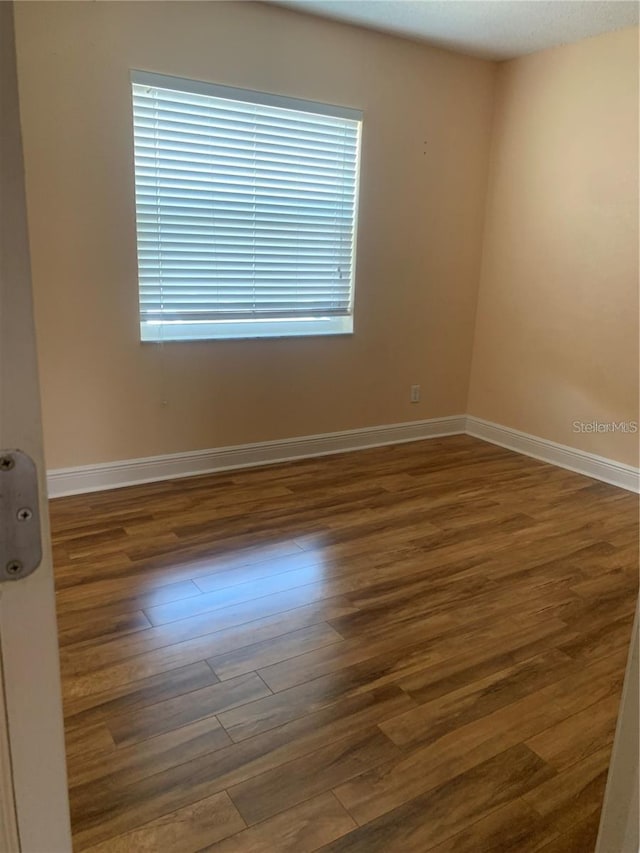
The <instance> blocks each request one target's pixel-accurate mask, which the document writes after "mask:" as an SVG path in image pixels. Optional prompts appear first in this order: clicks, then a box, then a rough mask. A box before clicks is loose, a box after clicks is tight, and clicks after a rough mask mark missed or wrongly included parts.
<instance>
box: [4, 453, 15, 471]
mask: <svg viewBox="0 0 640 853" xmlns="http://www.w3.org/2000/svg"><path fill="white" fill-rule="evenodd" d="M15 464H16V463H15V462H14V461H13V457H12V456H0V471H10V470H11V469H12V468H13V466H14V465H15Z"/></svg>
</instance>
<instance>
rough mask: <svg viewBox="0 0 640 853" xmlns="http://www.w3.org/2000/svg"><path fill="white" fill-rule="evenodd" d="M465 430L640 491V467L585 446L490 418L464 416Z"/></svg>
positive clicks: (525, 452)
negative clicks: (577, 448)
mask: <svg viewBox="0 0 640 853" xmlns="http://www.w3.org/2000/svg"><path fill="white" fill-rule="evenodd" d="M465 431H466V433H467V434H468V435H472V436H474V437H475V438H481V439H482V440H483V441H488V442H490V443H491V444H498V445H500V447H505V448H507V449H508V450H515V451H516V453H522V454H523V455H525V456H532V457H533V458H534V459H540V460H541V461H542V462H549V463H551V465H556V466H557V467H558V468H567V469H568V470H569V471H576V472H577V473H578V474H584V475H585V476H587V477H593V478H594V479H595V480H602V482H603V483H610V484H611V485H612V486H619V487H620V488H621V489H627V491H630V492H640V469H638V468H634V467H633V466H632V465H625V464H623V463H622V462H615V461H614V460H613V459H607V458H606V457H604V456H597V455H596V454H595V453H587V452H586V451H584V450H576V448H574V447H567V445H566V444H557V443H556V442H555V441H548V440H547V439H545V438H538V437H537V436H535V435H529V433H526V432H520V431H519V430H517V429H510V428H509V427H504V426H500V424H494V423H491V421H485V420H482V418H474V417H473V416H471V415H468V416H467V428H466V430H465Z"/></svg>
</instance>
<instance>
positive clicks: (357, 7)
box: [277, 0, 640, 59]
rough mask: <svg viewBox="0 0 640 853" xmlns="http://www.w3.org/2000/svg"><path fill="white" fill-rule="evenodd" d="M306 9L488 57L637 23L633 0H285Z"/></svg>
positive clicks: (519, 52) (523, 51)
mask: <svg viewBox="0 0 640 853" xmlns="http://www.w3.org/2000/svg"><path fill="white" fill-rule="evenodd" d="M277 5H281V6H288V7H290V8H293V9H297V10H298V11H301V12H309V13H312V14H314V15H321V16H323V17H328V18H334V19H336V20H339V21H348V22H349V23H353V24H359V25H360V26H363V27H369V28H372V29H375V30H382V31H384V32H390V33H395V34H397V35H403V36H407V37H409V38H412V39H418V40H420V41H425V42H428V43H429V44H435V45H439V46H440V47H446V48H449V49H451V50H458V51H461V52H462V53H469V54H472V55H474V56H481V57H484V58H486V59H512V58H513V57H515V56H522V55H523V54H526V53H533V52H534V51H536V50H544V49H545V48H548V47H555V46H557V45H561V44H568V43H570V42H575V41H579V40H580V39H583V38H588V37H589V36H594V35H599V34H600V33H605V32H609V31H611V30H618V29H622V28H623V27H630V26H633V25H634V24H635V25H637V24H638V10H639V8H640V4H639V3H637V2H634V0H281V2H278V3H277Z"/></svg>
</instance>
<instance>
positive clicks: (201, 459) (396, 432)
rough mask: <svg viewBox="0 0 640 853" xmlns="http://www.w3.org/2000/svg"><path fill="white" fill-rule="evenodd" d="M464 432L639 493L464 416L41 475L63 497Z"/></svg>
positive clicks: (570, 457) (611, 472)
mask: <svg viewBox="0 0 640 853" xmlns="http://www.w3.org/2000/svg"><path fill="white" fill-rule="evenodd" d="M465 432H466V433H467V434H468V435H472V436H474V437H475V438H480V439H482V440H483V441H488V442H490V443H492V444H498V445H500V447H506V448H508V449H509V450H514V451H516V453H523V454H524V455H525V456H533V457H534V458H535V459H540V460H541V461H543V462H549V463H550V464H551V465H557V466H558V467H560V468H567V469H569V470H570V471H576V472H577V473H578V474H585V475H586V476H587V477H593V478H595V479H596V480H602V481H603V482H605V483H611V484H612V485H614V486H619V487H620V488H622V489H627V490H628V491H631V492H640V470H639V469H638V468H634V467H632V466H631V465H624V464H622V463H621V462H614V461H613V460H612V459H606V458H605V457H603V456H596V455H595V454H594V453H586V452H585V451H583V450H576V449H575V448H573V447H567V446H566V445H564V444H556V442H554V441H547V440H546V439H543V438H538V437H537V436H535V435H529V434H528V433H526V432H520V431H519V430H515V429H510V428H509V427H504V426H500V425H499V424H494V423H491V422H490V421H485V420H482V419H481V418H475V417H472V416H465V415H455V416H452V417H448V418H430V419H429V420H423V421H410V422H409V423H401V424H389V425H387V426H376V427H365V428H364V429H351V430H344V431H343V432H330V433H324V434H322V435H308V436H302V437H298V438H285V439H282V440H280V441H261V442H256V443H255V444H240V445H237V446H234V447H219V448H213V449H211V450H195V451H191V452H188V453H171V454H167V455H165V456H147V457H144V458H142V459H127V460H125V461H123V462H104V463H101V464H98V465H81V466H79V467H75V468H58V469H57V470H52V471H49V472H48V473H47V485H48V490H49V497H51V498H58V497H63V496H64V495H78V494H83V493H85V492H97V491H102V490H104V489H116V488H120V487H122V486H133V485H135V484H137V483H153V482H156V481H158V480H173V479H176V478H178V477H189V476H193V475H195V474H209V473H214V472H216V471H225V470H230V469H235V468H251V467H257V466H259V465H271V464H273V463H275V462H288V461H291V460H293V459H304V458H306V457H312V456H327V455H329V454H332V453H344V452H346V451H349V450H363V449H365V448H367V447H380V446H382V445H385V444H402V443H403V442H407V441H420V440H421V439H425V438H437V437H439V436H446V435H460V434H461V433H465Z"/></svg>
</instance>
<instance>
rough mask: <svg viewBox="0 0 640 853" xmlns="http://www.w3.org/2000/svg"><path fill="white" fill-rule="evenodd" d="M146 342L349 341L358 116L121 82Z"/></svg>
mask: <svg viewBox="0 0 640 853" xmlns="http://www.w3.org/2000/svg"><path fill="white" fill-rule="evenodd" d="M132 88H133V124H134V143H135V184H136V214H137V216H136V219H137V235H138V272H139V291H140V328H141V338H142V340H143V341H163V340H200V339H208V338H239V337H242V338H246V337H274V336H278V337H279V336H288V335H319V334H345V333H349V332H352V331H353V282H354V262H355V257H354V243H355V227H356V208H357V188H358V156H359V147H360V126H361V119H362V114H361V113H360V112H358V111H356V110H352V109H347V108H343V107H334V106H326V105H324V104H317V103H314V102H311V101H299V100H295V99H292V98H282V97H278V96H275V95H267V94H261V93H258V92H247V91H243V90H242V89H231V88H228V87H223V86H214V85H212V84H209V83H199V82H195V81H191V80H181V79H178V78H175V77H165V76H161V75H158V74H148V73H145V72H138V71H136V72H133V73H132Z"/></svg>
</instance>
